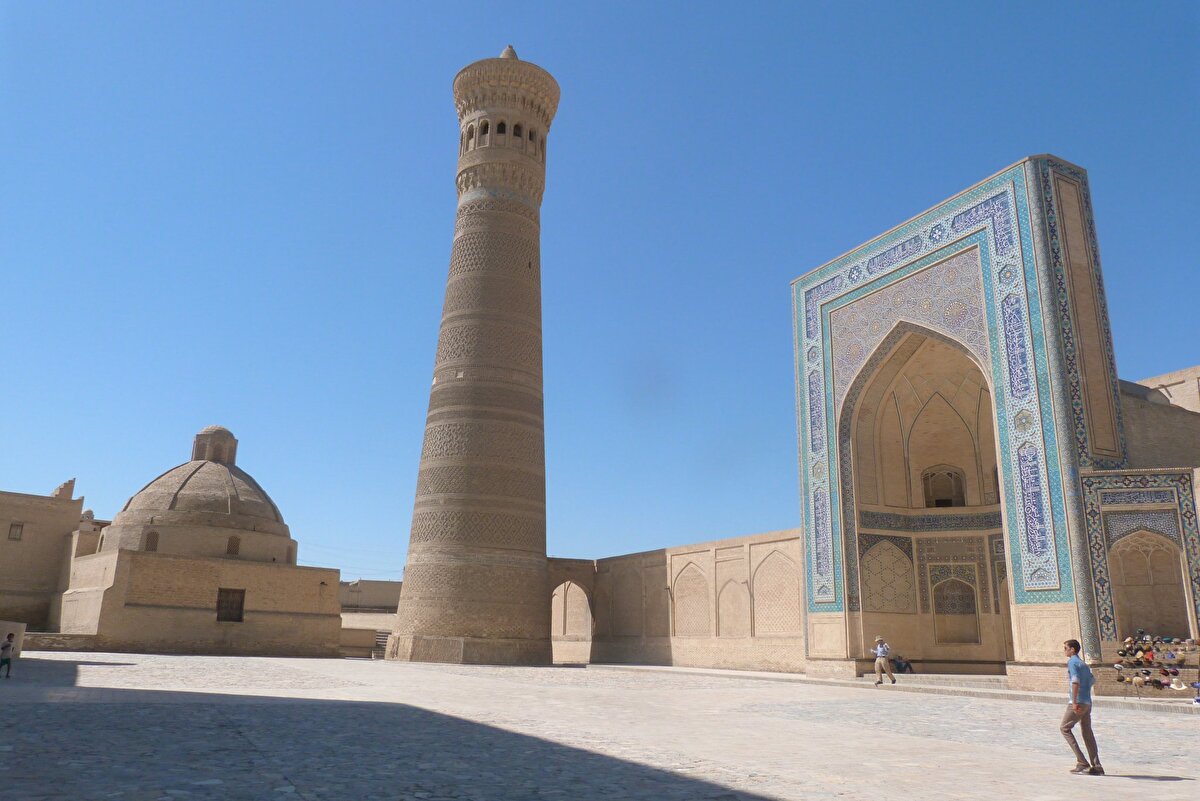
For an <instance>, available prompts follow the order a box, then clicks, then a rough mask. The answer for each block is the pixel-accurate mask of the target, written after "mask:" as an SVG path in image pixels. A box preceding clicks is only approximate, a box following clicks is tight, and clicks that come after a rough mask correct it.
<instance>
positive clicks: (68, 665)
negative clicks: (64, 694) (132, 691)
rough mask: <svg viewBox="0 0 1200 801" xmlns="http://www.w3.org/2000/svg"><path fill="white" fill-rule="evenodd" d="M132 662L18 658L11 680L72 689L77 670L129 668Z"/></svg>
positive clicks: (77, 675) (25, 683)
mask: <svg viewBox="0 0 1200 801" xmlns="http://www.w3.org/2000/svg"><path fill="white" fill-rule="evenodd" d="M134 664H136V663H134V662H93V661H90V660H81V659H70V660H68V659H39V658H37V657H36V656H24V655H22V656H20V657H18V658H17V659H16V660H14V661H13V668H14V669H15V671H16V672H15V673H14V674H13V677H14V678H13V680H14V681H16V680H18V679H19V680H20V683H21V684H22V685H24V686H32V687H74V686H75V684H76V682H77V681H78V679H79V668H80V667H81V666H83V665H87V666H90V667H130V666H132V665H134Z"/></svg>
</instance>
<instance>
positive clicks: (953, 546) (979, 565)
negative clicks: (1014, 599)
mask: <svg viewBox="0 0 1200 801" xmlns="http://www.w3.org/2000/svg"><path fill="white" fill-rule="evenodd" d="M916 548H917V575H918V576H919V577H920V579H921V580H920V582H919V587H918V589H919V590H920V602H921V611H922V612H929V611H931V608H930V605H929V586H930V584H929V581H928V577H929V576H928V573H929V571H928V566H929V565H933V564H943V565H944V564H955V565H974V566H975V569H976V570H977V571H978V574H979V575H981V576H982V575H985V572H984V571H985V569H986V566H987V561H988V556H987V543H986V541H985V539H984V537H982V536H974V537H972V536H963V537H946V536H939V537H920V538H918V539H917V542H916ZM979 591H980V595H981V597H982V600H983V608H984V609H986V608H987V607H988V604H989V601H988V585H987V582H982V583H981V584H980V585H979Z"/></svg>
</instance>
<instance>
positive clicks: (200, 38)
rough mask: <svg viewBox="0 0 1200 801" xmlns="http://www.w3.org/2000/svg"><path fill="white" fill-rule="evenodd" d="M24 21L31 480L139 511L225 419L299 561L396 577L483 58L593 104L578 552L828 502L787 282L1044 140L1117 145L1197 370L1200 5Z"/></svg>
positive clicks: (1148, 293) (561, 316)
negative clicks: (810, 490)
mask: <svg viewBox="0 0 1200 801" xmlns="http://www.w3.org/2000/svg"><path fill="white" fill-rule="evenodd" d="M1124 6H1125V7H1124V8H1123V7H1122V4H1095V3H1086V4H1084V3H1080V4H1078V5H1075V6H1069V5H1065V4H1057V3H1055V4H1045V3H998V4H987V5H985V4H961V3H954V4H950V3H947V4H943V5H924V4H905V5H904V7H903V8H901V7H893V4H875V3H867V4H843V3H833V4H823V5H820V6H817V5H813V6H809V7H805V6H802V5H801V4H799V3H780V4H776V5H763V4H756V3H748V4H747V3H735V4H729V3H672V4H653V5H651V4H644V3H624V4H609V3H590V4H583V3H556V4H539V3H533V2H528V1H527V2H503V3H494V4H487V5H478V4H475V3H469V2H458V3H453V4H450V3H421V4H416V3H414V4H411V5H401V4H398V3H332V2H330V3H321V4H315V3H293V2H288V3H267V2H256V3H235V2H222V3H207V2H206V3H191V4H181V3H159V2H144V3H135V2H125V3H117V4H110V3H104V4H99V3H71V4H62V3H16V2H4V3H3V4H0V154H2V155H0V279H2V280H0V288H2V292H3V294H2V297H3V299H4V311H3V314H2V315H0V364H2V365H3V379H4V380H3V384H4V391H3V392H2V393H0V488H3V489H7V490H14V491H21V492H35V493H47V492H49V491H50V490H51V489H52V488H53V487H54V486H55V485H56V484H58V483H59V482H61V481H63V480H65V479H67V478H69V477H71V476H77V477H78V487H77V491H78V492H80V493H82V494H84V495H85V496H86V498H87V505H88V506H90V507H93V508H94V509H95V510H96V513H97V515H98V516H100V517H111V516H112V515H114V514H115V513H116V512H117V511H118V510H119V509H120V507H121V505H122V504H123V503H124V501H125V499H126V498H127V497H128V496H129V495H131V494H132V493H134V492H135V491H137V490H138V489H139V488H140V487H141V486H142V485H143V484H144V483H145V482H147V481H148V480H150V479H151V478H153V477H154V476H156V475H157V474H158V473H160V472H162V471H163V470H165V469H167V468H169V467H171V466H173V465H175V464H177V463H180V462H183V461H186V460H187V458H188V457H189V455H190V447H191V439H192V436H193V434H194V433H195V432H196V431H197V430H199V429H200V428H202V427H203V426H206V425H209V424H212V423H219V424H222V425H225V426H228V427H229V428H231V429H232V430H233V431H234V433H235V434H236V435H237V436H238V438H239V439H240V442H241V444H240V450H239V464H241V465H242V466H243V467H245V468H246V469H247V470H248V471H250V472H251V473H252V474H253V475H254V476H256V477H257V478H258V479H259V481H260V482H261V483H262V484H263V486H264V487H265V488H266V489H267V491H268V492H270V493H271V494H272V496H273V497H274V498H275V500H276V502H277V503H278V504H279V506H280V508H281V509H282V511H283V514H284V516H285V518H286V519H287V521H288V523H289V524H290V525H291V527H292V532H293V535H294V536H295V537H296V538H297V539H298V540H299V542H300V557H301V561H302V562H304V563H307V564H322V565H330V566H334V567H340V568H342V570H343V577H344V578H356V577H359V576H365V577H379V578H384V577H398V576H399V575H400V570H401V568H402V566H403V563H404V555H405V550H406V547H407V542H408V527H409V520H410V516H411V512H412V500H413V489H414V484H415V480H416V472H417V461H418V455H419V452H420V447H421V434H422V428H423V423H424V415H425V405H426V402H427V401H428V389H429V381H430V377H431V371H432V366H433V352H434V345H435V342H436V337H437V326H438V319H439V314H440V309H441V302H442V293H443V289H444V282H445V275H446V267H447V263H448V258H449V253H450V240H451V235H452V232H453V217H454V206H455V193H454V183H453V177H454V167H455V158H456V152H457V142H458V134H457V131H458V128H457V121H456V119H455V116H454V109H453V105H452V102H451V94H450V81H451V79H452V78H453V76H454V74H455V72H457V71H458V69H460V68H461V67H462V66H464V65H466V64H467V63H469V62H471V61H474V60H476V59H479V58H484V57H491V56H496V55H498V54H499V53H500V50H501V49H502V48H503V47H504V46H505V45H506V44H508V43H510V42H511V43H512V44H513V45H514V46H515V47H516V48H517V52H518V53H519V54H520V55H521V57H522V58H525V59H527V60H530V61H534V62H536V63H537V64H540V65H541V66H543V67H545V68H546V69H548V70H549V71H550V72H551V73H553V74H554V76H555V77H556V78H557V79H558V81H559V83H560V84H561V86H562V91H563V99H562V104H561V106H560V107H559V112H558V117H557V119H556V121H555V123H554V127H553V130H552V131H551V135H550V146H549V156H550V158H549V169H548V184H549V186H548V191H547V193H546V199H545V203H544V206H543V217H542V223H543V229H542V230H543V233H542V264H543V293H544V307H545V321H544V322H545V376H546V383H545V389H546V435H547V436H546V439H547V454H546V455H547V470H548V479H547V501H548V505H549V546H550V551H551V553H552V554H555V555H560V556H580V557H596V556H604V555H611V554H617V553H625V552H629V551H636V550H644V549H650V548H655V547H661V546H664V545H670V544H680V543H685V542H689V541H698V540H703V539H709V538H716V537H726V536H734V535H739V534H746V533H752V532H757V531H765V530H771V529H778V528H788V527H792V526H795V525H797V523H798V519H799V512H798V499H797V490H796V487H797V473H796V438H795V414H794V397H793V377H792V353H791V337H790V324H791V308H790V301H789V293H788V283H789V281H791V279H793V278H795V277H797V276H799V275H801V274H802V273H804V272H807V271H808V270H810V269H812V268H813V267H816V266H818V265H820V264H822V263H824V262H825V261H827V260H829V259H831V258H833V257H834V256H837V255H838V254H841V253H843V252H844V251H846V250H848V249H850V248H852V247H854V246H855V245H858V244H859V243H861V242H863V241H865V240H867V239H869V238H870V237H872V236H874V235H875V234H878V233H881V232H882V231H884V230H886V229H888V228H890V227H891V226H893V225H895V224H897V223H899V222H901V221H903V220H905V219H907V218H909V217H911V216H912V215H914V214H916V213H918V212H920V211H922V210H924V209H926V208H928V207H929V206H931V205H933V204H935V203H937V202H938V201H940V200H942V199H944V198H946V197H949V196H950V195H952V194H954V193H956V192H958V191H959V190H961V189H964V188H966V187H967V186H969V185H971V184H972V183H975V182H976V181H978V180H980V179H982V178H984V177H986V176H988V175H990V174H992V173H993V172H995V171H997V170H999V169H1001V168H1002V167H1005V166H1006V165H1008V164H1011V163H1013V162H1015V161H1017V160H1019V159H1021V158H1022V157H1024V156H1026V155H1031V154H1035V153H1043V152H1051V153H1055V154H1057V155H1060V156H1062V157H1064V158H1067V159H1069V160H1071V161H1074V162H1076V163H1078V164H1081V165H1083V166H1084V167H1086V168H1088V170H1089V173H1090V176H1091V182H1092V190H1093V194H1094V201H1095V211H1096V217H1097V222H1098V228H1099V236H1100V246H1101V251H1102V256H1103V263H1104V270H1105V272H1104V275H1105V281H1106V284H1107V287H1108V293H1109V300H1110V304H1111V305H1110V313H1111V315H1112V323H1113V329H1114V334H1115V337H1116V343H1117V362H1118V369H1119V371H1120V373H1121V375H1122V376H1123V377H1125V378H1129V379H1137V378H1143V377H1146V376H1150V375H1154V374H1157V373H1162V372H1166V371H1169V370H1172V369H1177V368H1181V367H1185V366H1188V365H1193V364H1196V363H1198V362H1200V344H1198V343H1200V338H1198V337H1197V324H1196V318H1195V310H1196V299H1197V293H1196V277H1195V276H1196V268H1197V263H1196V257H1195V254H1194V251H1192V250H1191V249H1190V246H1188V245H1187V244H1186V243H1187V241H1188V240H1189V237H1190V236H1191V235H1192V233H1193V232H1194V229H1195V226H1196V219H1197V212H1198V211H1200V209H1198V207H1197V206H1198V204H1197V199H1196V186H1197V183H1198V179H1200V175H1198V170H1197V146H1196V142H1197V130H1200V111H1198V109H1200V103H1198V102H1197V101H1198V99H1200V98H1198V97H1197V88H1196V87H1197V86H1200V68H1198V60H1197V59H1198V57H1197V52H1198V51H1197V47H1196V42H1197V41H1198V40H1200V22H1198V20H1200V15H1198V12H1197V6H1196V5H1194V4H1191V5H1185V4H1183V3H1156V4H1150V5H1145V4H1142V5H1137V4H1135V5H1129V4H1124Z"/></svg>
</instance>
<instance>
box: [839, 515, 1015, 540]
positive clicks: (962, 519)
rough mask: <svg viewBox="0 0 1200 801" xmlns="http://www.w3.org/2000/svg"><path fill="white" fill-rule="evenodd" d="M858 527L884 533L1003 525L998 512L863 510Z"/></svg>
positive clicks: (972, 528) (985, 528)
mask: <svg viewBox="0 0 1200 801" xmlns="http://www.w3.org/2000/svg"><path fill="white" fill-rule="evenodd" d="M858 525H859V526H860V527H862V528H875V529H883V530H884V531H916V532H921V531H976V530H980V529H983V530H987V529H993V530H994V529H998V528H1000V527H1001V526H1002V525H1003V521H1001V519H1000V512H998V511H997V512H982V513H980V514H949V515H931V514H924V515H923V514H913V515H908V514H897V513H894V512H873V511H869V510H867V509H863V510H862V511H860V512H859V513H858ZM860 536H864V535H860Z"/></svg>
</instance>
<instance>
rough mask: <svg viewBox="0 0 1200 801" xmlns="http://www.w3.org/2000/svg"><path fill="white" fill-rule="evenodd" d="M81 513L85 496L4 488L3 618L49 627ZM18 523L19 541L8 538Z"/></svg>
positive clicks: (0, 533)
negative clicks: (11, 490) (67, 496)
mask: <svg viewBox="0 0 1200 801" xmlns="http://www.w3.org/2000/svg"><path fill="white" fill-rule="evenodd" d="M82 512H83V499H82V498H76V499H71V498H53V497H49V496H42V495H25V494H22V493H18V492H0V618H5V619H7V620H19V621H21V622H24V623H26V624H28V625H29V627H30V629H34V630H38V629H43V628H45V627H46V625H47V623H48V620H49V613H50V603H51V600H52V599H53V597H54V594H55V593H56V592H57V591H58V590H59V586H58V585H59V580H60V575H61V573H62V569H63V565H64V564H65V562H66V559H67V558H68V557H67V551H68V549H69V547H70V534H71V532H72V531H73V530H74V529H75V528H76V527H78V525H79V517H80V514H81V513H82ZM13 523H20V524H22V526H23V530H22V532H21V539H20V540H10V539H9V530H10V528H11V526H12V524H13Z"/></svg>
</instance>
